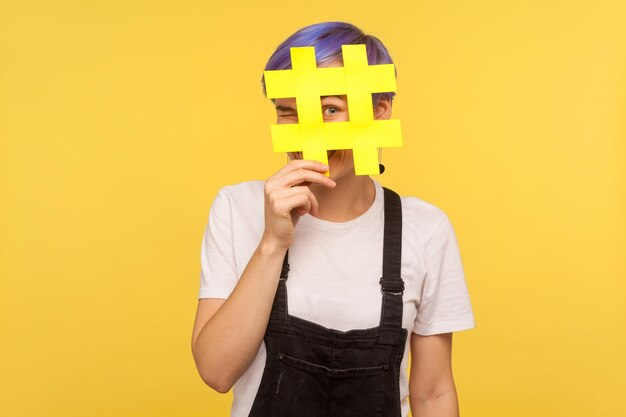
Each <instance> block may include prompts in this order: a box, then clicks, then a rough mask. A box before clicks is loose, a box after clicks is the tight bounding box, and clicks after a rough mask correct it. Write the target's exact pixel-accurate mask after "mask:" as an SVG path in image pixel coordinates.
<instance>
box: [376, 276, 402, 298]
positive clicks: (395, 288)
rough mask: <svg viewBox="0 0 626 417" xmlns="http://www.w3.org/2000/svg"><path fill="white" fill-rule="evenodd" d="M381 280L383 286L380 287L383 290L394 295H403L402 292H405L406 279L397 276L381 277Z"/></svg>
mask: <svg viewBox="0 0 626 417" xmlns="http://www.w3.org/2000/svg"><path fill="white" fill-rule="evenodd" d="M379 282H380V286H381V288H380V289H381V291H382V292H386V293H389V294H393V295H402V293H403V292H404V281H403V280H402V278H397V279H389V278H387V279H385V278H381V279H380V281H379Z"/></svg>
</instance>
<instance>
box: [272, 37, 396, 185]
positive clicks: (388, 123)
mask: <svg viewBox="0 0 626 417" xmlns="http://www.w3.org/2000/svg"><path fill="white" fill-rule="evenodd" d="M341 50H342V54H343V63H344V64H343V67H328V68H317V64H316V60H315V48H314V47H312V46H305V47H294V48H291V49H290V52H291V66H292V69H290V70H275V71H265V72H264V77H265V86H266V92H267V97H268V98H291V97H295V98H296V106H297V110H298V123H297V124H295V123H294V124H273V125H272V126H271V135H272V142H273V147H274V151H275V152H302V156H303V158H304V159H313V160H316V161H320V162H323V163H325V164H328V157H327V151H329V150H338V149H352V150H353V157H354V171H355V173H356V175H370V174H379V173H380V172H379V166H378V151H377V150H378V148H383V147H398V146H402V133H401V130H400V121H399V120H397V119H392V120H375V119H374V110H373V107H372V93H384V92H391V91H396V77H395V71H394V66H393V64H382V65H368V63H367V55H366V50H365V45H362V44H360V45H342V47H341ZM344 94H345V95H346V96H347V98H348V111H349V114H350V121H347V122H332V123H324V116H323V114H322V109H321V104H320V99H321V97H322V96H333V95H344Z"/></svg>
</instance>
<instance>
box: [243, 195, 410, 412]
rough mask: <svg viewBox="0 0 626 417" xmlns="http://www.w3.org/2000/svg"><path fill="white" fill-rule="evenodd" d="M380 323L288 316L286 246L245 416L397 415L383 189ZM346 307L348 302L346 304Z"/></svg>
mask: <svg viewBox="0 0 626 417" xmlns="http://www.w3.org/2000/svg"><path fill="white" fill-rule="evenodd" d="M384 196H385V208H384V210H385V211H384V213H385V226H384V240H383V276H382V278H381V279H380V285H381V291H382V311H381V317H380V324H379V326H377V327H372V328H369V329H355V330H349V331H346V332H343V331H338V330H333V329H328V328H326V327H324V326H321V325H319V324H316V323H313V322H310V321H308V320H305V319H301V318H298V317H294V316H291V315H289V313H288V311H287V291H286V284H285V283H286V281H287V275H288V272H289V264H288V253H287V254H285V259H284V262H283V268H282V271H281V274H280V280H279V283H278V288H277V290H276V295H275V297H274V304H273V306H272V312H271V315H270V319H269V323H268V326H267V330H266V332H265V337H264V341H265V346H266V348H267V359H266V362H265V368H264V371H263V376H262V378H261V385H260V387H259V390H258V391H257V394H256V397H255V399H254V403H253V405H252V409H251V411H250V415H249V416H250V417H383V416H384V417H401V410H400V391H399V378H400V363H401V361H402V358H403V355H404V348H405V343H406V338H407V330H406V329H403V328H402V293H403V291H404V281H403V280H402V278H401V277H400V265H401V264H400V261H401V252H402V206H401V202H400V197H399V196H398V194H396V193H395V192H393V191H391V190H389V189H387V188H384ZM346 308H350V306H349V305H346Z"/></svg>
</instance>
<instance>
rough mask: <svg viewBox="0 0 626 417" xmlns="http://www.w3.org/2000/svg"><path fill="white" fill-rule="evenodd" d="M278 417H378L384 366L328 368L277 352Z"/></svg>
mask: <svg viewBox="0 0 626 417" xmlns="http://www.w3.org/2000/svg"><path fill="white" fill-rule="evenodd" d="M276 359H277V373H276V378H275V386H274V401H275V402H276V403H275V406H276V407H275V409H276V410H277V416H278V417H335V416H336V417H381V416H382V415H383V409H384V405H385V404H384V391H385V383H386V381H387V365H386V364H381V365H375V366H367V367H359V368H346V369H331V368H328V367H326V366H323V365H319V364H315V363H311V362H308V361H305V360H303V359H299V358H294V357H292V356H289V355H286V354H284V353H278V354H277V355H276Z"/></svg>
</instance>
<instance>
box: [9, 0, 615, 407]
mask: <svg viewBox="0 0 626 417" xmlns="http://www.w3.org/2000/svg"><path fill="white" fill-rule="evenodd" d="M325 20H347V21H350V22H352V23H355V24H356V25H358V26H360V27H362V28H363V29H364V30H365V31H367V32H371V33H373V34H375V35H378V36H379V37H380V38H381V39H382V40H383V42H385V44H386V45H387V46H388V48H389V50H390V51H391V54H392V56H393V57H394V60H395V63H396V65H397V69H398V73H399V78H398V88H399V91H398V96H397V100H396V101H395V102H394V103H395V104H394V115H393V116H394V117H397V118H400V119H401V120H402V124H403V133H404V139H405V144H406V145H405V147H404V148H402V149H399V150H396V149H390V150H387V151H385V152H384V156H383V161H384V163H385V164H386V166H387V172H386V173H385V174H384V175H383V176H381V177H379V180H380V181H381V182H382V183H383V184H384V185H386V186H389V187H391V188H394V189H396V190H398V191H399V192H401V193H402V194H405V195H414V196H418V197H420V198H422V199H424V200H426V201H428V202H430V203H433V204H435V205H437V206H439V207H440V208H442V209H443V210H444V211H445V212H446V213H448V215H449V216H450V218H451V220H452V223H453V225H454V227H455V230H456V232H457V236H458V239H459V244H460V248H461V255H462V258H463V261H464V266H465V272H466V277H467V282H468V286H469V289H470V294H471V297H472V303H473V307H474V313H475V316H476V321H477V328H476V329H474V330H471V331H468V332H461V333H458V334H457V335H455V339H454V340H455V342H454V346H455V349H454V358H453V363H454V370H455V378H456V383H457V389H458V392H459V398H460V404H461V413H462V415H463V416H465V417H491V416H493V417H501V416H507V417H509V416H533V417H537V416H568V417H578V416H580V417H583V416H584V417H588V416H602V417H609V416H623V415H626V414H625V413H626V411H625V406H624V403H623V396H624V389H625V388H626V359H625V353H624V352H626V307H625V306H626V303H625V300H626V260H625V254H626V241H625V229H626V214H625V213H626V195H625V194H626V188H625V179H626V147H625V142H626V140H625V138H626V121H625V120H626V113H625V111H626V24H625V23H624V22H626V3H624V2H623V1H620V0H615V1H591V0H589V1H572V0H569V1H539V0H538V1H406V2H402V3H392V2H382V3H379V2H376V3H375V2H364V1H339V2H318V3H311V2H306V3H303V4H298V3H296V2H275V3H263V2H252V1H251V2H249V3H246V4H231V3H229V2H227V1H220V2H217V1H208V2H206V1H204V2H201V1H197V2H191V1H170V2H164V1H160V2H157V1H107V2H86V1H6V0H2V2H1V3H0V238H1V240H0V245H1V246H0V276H1V281H0V332H1V333H0V353H1V356H0V415H1V416H10V417H13V416H64V417H71V416H174V415H177V416H178V415H180V416H225V415H227V410H228V405H229V403H230V395H220V394H217V393H214V392H211V390H210V389H209V388H208V387H206V386H204V385H203V383H202V381H201V379H200V377H199V376H198V375H197V373H196V370H195V367H194V363H193V359H192V356H191V351H190V342H189V340H190V335H191V328H192V323H193V318H194V313H195V307H196V299H197V291H198V284H199V271H200V263H199V260H200V244H201V237H202V232H203V230H204V226H205V224H206V220H207V216H208V211H209V207H210V204H211V201H212V200H213V198H214V196H215V194H216V193H217V191H218V189H219V188H220V187H221V186H223V185H227V184H232V183H236V182H240V181H244V180H249V179H264V178H266V177H267V176H269V175H270V174H271V173H272V172H274V171H275V170H277V169H278V168H279V167H280V166H281V165H282V164H284V163H285V157H284V156H283V155H278V154H273V153H272V150H271V140H270V137H269V124H270V123H272V122H273V111H272V107H271V105H270V104H269V103H268V102H267V101H266V100H265V99H264V98H263V96H262V93H261V88H260V83H259V80H260V76H261V73H262V70H263V67H264V65H265V62H266V60H267V59H268V58H269V56H270V54H271V53H272V52H273V50H274V48H275V47H276V46H277V45H278V43H279V42H281V41H282V40H283V39H284V38H285V37H287V36H288V35H289V34H291V33H292V32H293V31H295V30H296V29H298V28H300V27H302V26H304V25H307V24H310V23H314V22H319V21H325Z"/></svg>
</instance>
